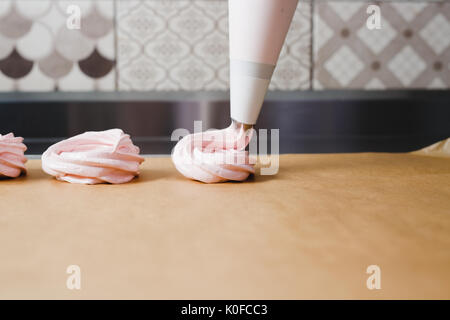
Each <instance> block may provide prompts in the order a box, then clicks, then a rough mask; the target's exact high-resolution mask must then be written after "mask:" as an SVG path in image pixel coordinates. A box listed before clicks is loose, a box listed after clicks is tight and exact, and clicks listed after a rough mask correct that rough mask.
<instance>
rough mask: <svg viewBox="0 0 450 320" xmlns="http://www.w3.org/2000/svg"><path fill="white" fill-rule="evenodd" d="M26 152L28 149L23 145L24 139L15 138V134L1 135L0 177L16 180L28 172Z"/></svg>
mask: <svg viewBox="0 0 450 320" xmlns="http://www.w3.org/2000/svg"><path fill="white" fill-rule="evenodd" d="M25 150H27V147H26V146H25V145H24V144H23V138H21V137H14V134H13V133H8V134H7V135H4V136H2V135H1V134H0V177H2V176H6V177H10V178H16V177H18V176H20V174H21V173H22V172H24V173H25V172H26V169H25V162H27V158H25V156H24V155H23V153H24V152H25Z"/></svg>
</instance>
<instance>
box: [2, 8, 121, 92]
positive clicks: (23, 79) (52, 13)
mask: <svg viewBox="0 0 450 320" xmlns="http://www.w3.org/2000/svg"><path fill="white" fill-rule="evenodd" d="M71 4H77V5H78V6H79V8H80V9H81V11H80V12H81V24H80V25H81V28H80V29H78V30H77V29H75V30H73V29H69V28H67V27H66V22H67V19H68V17H70V15H69V14H68V13H67V12H68V6H70V5H71ZM114 39H115V38H114V3H113V2H112V1H110V0H97V1H83V0H81V1H62V0H58V1H54V0H1V1H0V91H12V90H19V91H53V90H61V91H90V90H114V89H115V87H116V86H115V81H116V79H115V71H114V65H115V50H114V47H115V46H114Z"/></svg>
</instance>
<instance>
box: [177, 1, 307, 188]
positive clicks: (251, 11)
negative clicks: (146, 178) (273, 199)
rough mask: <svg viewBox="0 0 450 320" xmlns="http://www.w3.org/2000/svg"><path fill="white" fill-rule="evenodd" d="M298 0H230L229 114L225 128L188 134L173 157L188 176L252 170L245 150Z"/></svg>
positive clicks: (220, 176) (209, 177) (229, 176)
mask: <svg viewBox="0 0 450 320" xmlns="http://www.w3.org/2000/svg"><path fill="white" fill-rule="evenodd" d="M297 3H298V0H229V1H228V11H229V39H230V114H231V119H232V124H231V125H230V126H229V127H228V128H226V129H223V130H214V131H207V132H204V133H194V134H191V135H188V136H185V137H184V138H183V139H181V140H180V141H179V142H178V143H177V145H176V146H175V148H174V150H173V152H172V160H173V162H174V164H175V167H176V168H177V169H178V171H180V172H181V173H182V174H183V175H184V176H186V177H187V178H190V179H194V180H199V181H202V182H205V183H214V182H224V181H229V180H234V181H242V180H245V179H247V177H248V176H249V175H250V174H253V173H254V165H253V164H252V163H251V161H250V160H249V155H248V152H247V151H245V148H246V146H247V144H248V143H249V141H250V139H251V135H252V131H253V129H252V128H253V125H254V124H256V121H257V119H258V116H259V113H260V111H261V106H262V104H263V101H264V97H265V95H266V93H267V89H268V87H269V84H270V80H271V78H272V75H273V71H274V70H275V66H276V63H277V61H278V57H279V55H280V52H281V49H282V47H283V43H284V41H285V39H286V35H287V32H288V30H289V26H290V24H291V22H292V18H293V16H294V13H295V10H296V8H297Z"/></svg>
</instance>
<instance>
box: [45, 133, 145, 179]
mask: <svg viewBox="0 0 450 320" xmlns="http://www.w3.org/2000/svg"><path fill="white" fill-rule="evenodd" d="M143 161H144V158H143V157H141V156H140V155H139V148H138V147H137V146H135V145H134V144H133V142H132V141H131V139H130V136H129V135H128V134H124V133H123V131H122V130H120V129H111V130H106V131H99V132H95V131H89V132H85V133H83V134H80V135H77V136H74V137H72V138H69V139H67V140H63V141H61V142H58V143H56V144H54V145H52V146H50V147H49V148H48V149H47V150H46V151H45V152H44V154H43V155H42V169H44V171H45V172H47V173H48V174H50V175H52V176H55V177H56V179H58V180H63V181H67V182H71V183H82V184H97V183H105V182H106V183H114V184H116V183H126V182H129V181H130V180H132V179H133V178H134V177H135V176H137V175H138V174H139V165H140V164H141V163H142V162H143Z"/></svg>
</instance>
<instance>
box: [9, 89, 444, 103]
mask: <svg viewBox="0 0 450 320" xmlns="http://www.w3.org/2000/svg"><path fill="white" fill-rule="evenodd" d="M393 99H399V100H404V99H449V100H450V90H322V91H311V90H306V91H270V92H268V94H267V96H266V101H299V102H300V101H309V100H316V101H317V100H322V101H328V100H349V101H353V100H393ZM228 100H229V92H228V91H172V92H171V91H148V92H143V91H129V92H128V91H127V92H100V91H91V92H2V93H0V104H4V103H24V102H32V103H41V102H44V103H45V102H76V103H80V102H124V101H129V102H145V101H228Z"/></svg>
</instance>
